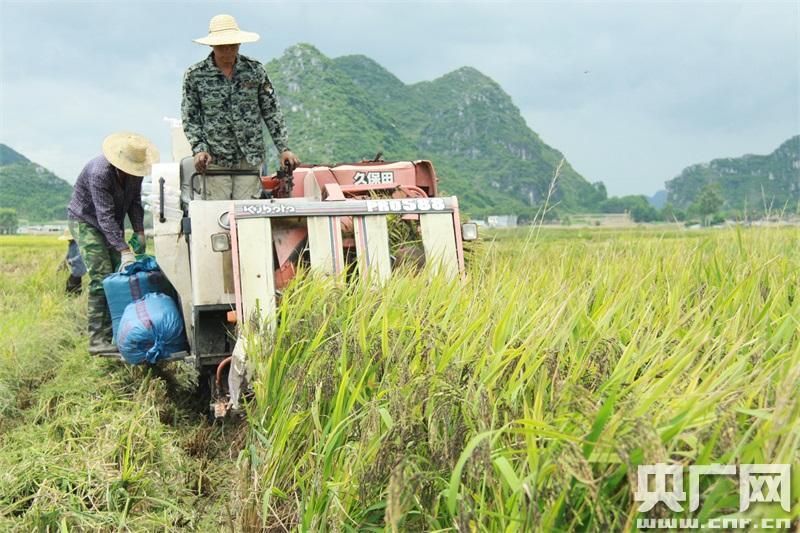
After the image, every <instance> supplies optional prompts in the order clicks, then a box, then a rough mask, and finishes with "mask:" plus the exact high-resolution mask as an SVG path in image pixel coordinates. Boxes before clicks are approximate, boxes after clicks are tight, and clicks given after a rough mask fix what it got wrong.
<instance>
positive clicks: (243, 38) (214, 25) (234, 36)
mask: <svg viewBox="0 0 800 533" xmlns="http://www.w3.org/2000/svg"><path fill="white" fill-rule="evenodd" d="M260 38H261V37H259V35H258V34H257V33H253V32H250V31H242V30H240V29H239V25H238V24H237V23H236V19H235V18H233V17H232V16H230V15H217V16H215V17H213V18H212V19H211V22H209V23H208V35H206V36H205V37H201V38H199V39H194V42H196V43H199V44H207V45H209V46H218V45H223V44H241V43H254V42H256V41H257V40H259V39H260Z"/></svg>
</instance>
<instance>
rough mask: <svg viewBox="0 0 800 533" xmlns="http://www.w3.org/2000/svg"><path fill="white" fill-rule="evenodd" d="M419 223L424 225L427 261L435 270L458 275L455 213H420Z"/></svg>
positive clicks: (424, 245) (448, 274)
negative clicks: (454, 224) (454, 227)
mask: <svg viewBox="0 0 800 533" xmlns="http://www.w3.org/2000/svg"><path fill="white" fill-rule="evenodd" d="M419 223H420V226H421V227H422V245H423V247H424V248H425V261H426V263H427V264H429V265H432V271H433V272H438V271H439V269H441V271H442V272H443V273H444V274H445V275H446V276H447V277H448V278H455V277H456V276H458V256H457V255H456V236H455V233H454V229H453V215H451V214H449V213H430V214H426V215H420V216H419Z"/></svg>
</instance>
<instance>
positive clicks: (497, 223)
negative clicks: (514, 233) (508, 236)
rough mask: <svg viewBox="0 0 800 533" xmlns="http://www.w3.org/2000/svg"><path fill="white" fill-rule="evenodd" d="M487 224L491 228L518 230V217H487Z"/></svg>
mask: <svg viewBox="0 0 800 533" xmlns="http://www.w3.org/2000/svg"><path fill="white" fill-rule="evenodd" d="M486 224H487V225H488V226H489V227H490V228H516V227H517V215H492V216H488V217H486Z"/></svg>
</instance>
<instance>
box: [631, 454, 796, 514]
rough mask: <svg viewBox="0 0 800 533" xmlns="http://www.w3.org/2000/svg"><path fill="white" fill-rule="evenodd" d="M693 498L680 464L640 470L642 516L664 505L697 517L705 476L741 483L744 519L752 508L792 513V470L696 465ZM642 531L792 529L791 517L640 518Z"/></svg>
mask: <svg viewBox="0 0 800 533" xmlns="http://www.w3.org/2000/svg"><path fill="white" fill-rule="evenodd" d="M688 472H689V483H688V488H689V491H688V494H687V492H686V491H685V490H684V475H683V474H684V469H683V467H682V466H681V465H670V464H665V463H658V464H651V465H641V466H639V468H638V471H637V476H636V477H637V487H636V492H635V493H634V499H635V500H636V501H637V502H639V507H638V509H637V510H638V511H639V512H640V513H646V512H648V511H650V510H651V509H653V508H654V507H655V506H656V505H657V504H659V503H661V504H663V505H664V506H665V507H667V508H668V509H669V510H670V511H673V512H674V513H684V512H686V511H688V512H689V513H693V512H694V511H697V509H698V508H699V507H700V479H701V478H703V477H704V476H733V477H735V478H736V480H737V482H738V484H739V515H741V514H742V513H745V512H746V511H747V510H748V509H749V508H750V505H751V504H753V503H765V504H773V505H775V506H780V509H782V510H783V511H785V512H787V513H788V512H789V511H790V510H791V504H792V500H791V465H789V464H774V465H773V464H743V465H739V466H738V467H737V466H736V465H721V464H712V465H692V466H689V467H688ZM636 527H637V528H638V529H669V530H686V529H724V530H732V529H748V530H752V529H789V528H790V527H791V521H790V520H789V519H788V518H758V519H749V518H740V517H731V516H726V517H712V518H709V519H707V520H703V521H701V520H699V519H697V518H637V519H636Z"/></svg>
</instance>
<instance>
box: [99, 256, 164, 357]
mask: <svg viewBox="0 0 800 533" xmlns="http://www.w3.org/2000/svg"><path fill="white" fill-rule="evenodd" d="M171 289H172V286H171V285H170V283H169V281H167V278H166V277H165V276H164V274H163V272H161V269H160V268H158V263H156V260H155V258H154V257H152V256H144V259H142V260H139V261H136V262H135V263H133V264H132V265H130V266H128V267H127V268H126V269H125V270H124V271H123V272H119V273H116V274H111V275H110V276H108V277H106V279H104V280H103V290H104V291H105V293H106V301H107V302H108V310H109V312H110V313H111V327H112V329H113V333H114V342H115V343H116V342H117V336H118V333H119V321H120V319H121V318H122V313H124V312H125V308H127V307H128V305H129V304H130V303H131V302H133V301H134V300H138V299H140V298H143V297H144V296H145V295H146V294H150V293H152V292H163V293H167V294H172V291H171Z"/></svg>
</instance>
